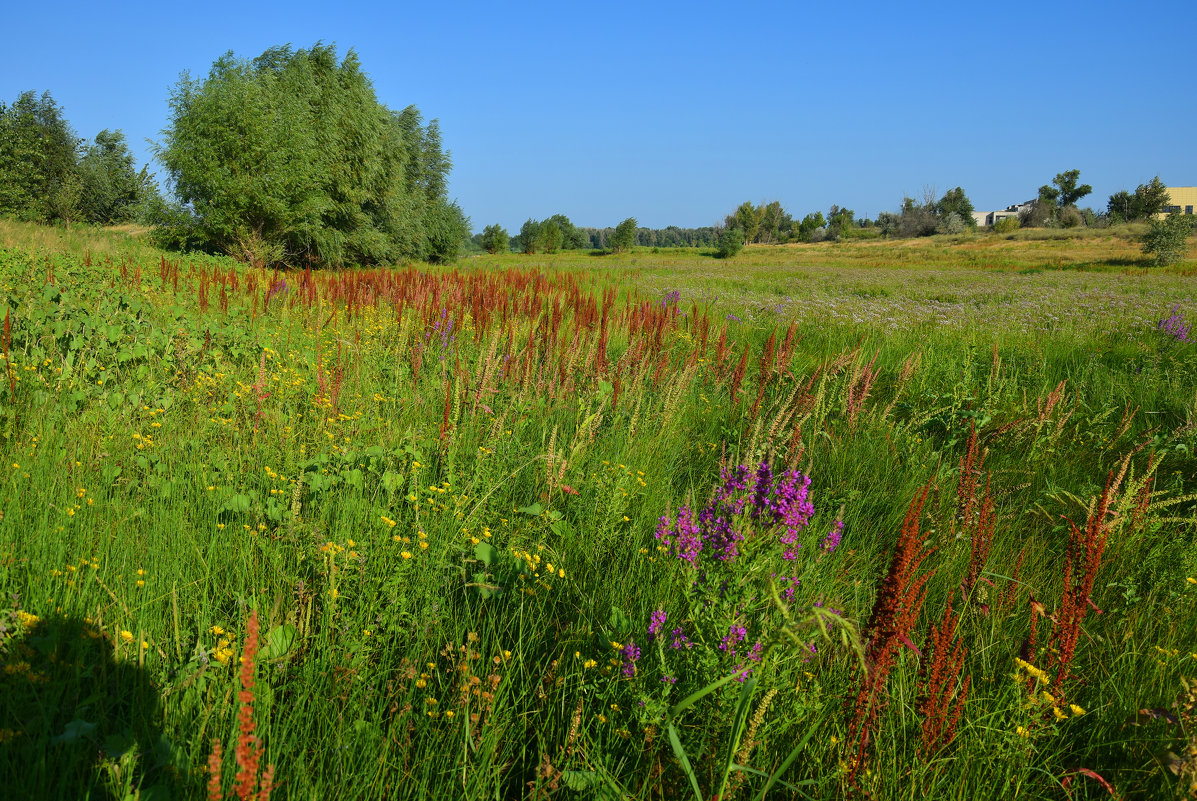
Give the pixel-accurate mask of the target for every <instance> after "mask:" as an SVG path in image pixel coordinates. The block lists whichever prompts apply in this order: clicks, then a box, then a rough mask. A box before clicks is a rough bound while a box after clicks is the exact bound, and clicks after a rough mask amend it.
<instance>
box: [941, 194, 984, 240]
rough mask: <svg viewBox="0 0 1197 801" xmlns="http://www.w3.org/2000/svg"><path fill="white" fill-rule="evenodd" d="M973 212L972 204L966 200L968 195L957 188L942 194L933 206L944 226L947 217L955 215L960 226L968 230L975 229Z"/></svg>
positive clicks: (975, 223)
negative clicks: (958, 219) (962, 225)
mask: <svg viewBox="0 0 1197 801" xmlns="http://www.w3.org/2000/svg"><path fill="white" fill-rule="evenodd" d="M973 210H974V209H973V202H972V201H971V200H969V199H968V195H966V194H964V190H963V189H962V188H960V187H959V186H958V187H956V188H955V189H949V190H948V191H947V192H944V194H943V197H941V198H940V199H939V202H938V203H936V204H935V211H936V213H937V214H938V215H939V217H940V218H941V219H942V220H943V221H944V224H945V225H946V224H947V217H948V215H950V214H952V213H955V214H956V216H957V217H959V218H960V222H961V223H962V224H964V225H965V226H967V227H969V228H976V227H977V221H976V219H975V218H974V217H973ZM949 233H954V232H949Z"/></svg>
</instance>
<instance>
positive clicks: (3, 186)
mask: <svg viewBox="0 0 1197 801" xmlns="http://www.w3.org/2000/svg"><path fill="white" fill-rule="evenodd" d="M160 205H161V198H160V197H159V194H158V190H157V185H156V184H155V183H154V179H153V175H152V174H151V173H150V172H149V171H148V169H147V168H146V167H142V168H141V169H140V170H138V169H136V167H135V166H134V162H133V154H132V153H130V152H129V146H128V144H127V143H126V142H125V135H124V134H123V133H121V132H120V131H119V130H117V131H113V130H108V129H105V130H103V131H100V133H98V134H97V135H96V138H95V140H94V141H93V142H90V143H88V142H86V141H85V140H83V139H80V138H79V137H78V136H77V135H76V134H75V131H74V129H73V128H72V127H71V125H70V123H69V122H67V119H66V116H65V114H64V113H63V109H62V107H61V106H59V105H58V104H57V103H55V102H54V98H53V97H51V96H50V93H49V92H45V93H43V94H42V95H41V96H40V97H38V96H37V95H36V94H35V93H34V92H24V93H22V94H21V95H20V96H19V97H18V98H17V99H16V101H15V102H14V103H13V104H12V105H5V104H4V103H3V102H0V214H8V215H11V216H13V217H17V218H18V219H22V220H29V221H33V222H61V223H65V224H66V225H67V226H69V225H70V224H71V223H74V222H88V223H94V224H97V225H114V224H118V223H125V222H129V221H131V220H134V219H144V218H149V217H152V216H153V214H154V213H155V211H156V210H157V209H158V207H159V206H160Z"/></svg>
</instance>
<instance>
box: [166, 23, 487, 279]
mask: <svg viewBox="0 0 1197 801" xmlns="http://www.w3.org/2000/svg"><path fill="white" fill-rule="evenodd" d="M170 107H171V116H170V123H169V126H168V127H167V129H166V130H165V131H164V132H163V133H164V138H163V141H162V142H161V143H159V145H158V148H157V155H158V158H159V160H160V161H161V162H162V164H163V165H164V166H165V167H166V170H167V172H168V174H169V176H170V179H171V181H172V184H173V187H174V191H175V193H176V195H177V196H178V197H179V199H180V200H181V201H182V202H183V203H184V204H185V206H186V207H187V208H188V209H189V211H190V212H191V218H190V221H189V223H188V224H189V225H190V228H191V230H190V232H189V235H190V236H191V237H193V238H194V239H196V240H198V241H199V242H200V243H202V244H203V245H205V246H207V247H210V248H213V249H218V250H223V251H225V252H227V253H230V254H233V255H235V256H237V257H239V258H242V259H244V260H246V261H248V262H251V263H254V264H259V265H269V264H274V263H278V262H288V263H291V264H297V265H300V264H302V265H308V264H317V265H328V266H339V265H344V264H370V263H380V262H381V263H385V262H393V261H396V260H400V259H405V258H410V259H426V260H430V261H445V260H449V259H452V258H454V257H456V255H457V252H458V249H459V247H460V245H461V243H462V241H463V240H464V238H465V236H466V235H467V234H468V229H469V221H468V220H467V219H466V217H465V215H464V214H463V213H462V211H461V209H460V207H458V206H457V204H456V203H451V202H449V200H448V190H447V180H448V175H449V170H450V167H451V166H452V165H451V162H450V160H449V156H448V154H447V153H446V152H445V151H444V150H443V149H442V147H441V137H440V129H439V127H438V126H437V123H436V121H435V120H433V121H432V122H430V123H428V124H427V125H425V124H424V123H423V120H422V119H421V117H420V113H419V111H417V110H416V108H415V107H414V106H409V107H408V108H406V109H404V110H403V111H401V112H394V111H391V110H390V109H388V108H387V107H386V106H384V105H382V104H381V103H379V102H378V98H377V97H376V96H375V94H374V89H373V87H372V85H371V83H370V80H369V78H368V77H367V76H366V74H365V73H364V72H362V69H361V65H360V64H359V63H358V59H357V56H356V55H355V54H354V53H353V52H352V51H350V52H349V53H348V55H346V56H345V58H344V59H343V60H341V61H340V62H339V63H338V61H337V54H336V50H335V49H334V48H333V47H332V46H324V45H316V46H315V47H313V48H311V49H310V50H292V49H291V48H290V47H278V48H273V49H271V50H267V51H266V52H265V53H263V54H262V55H261V56H259V57H258V58H256V59H253V60H252V61H248V60H244V59H238V58H235V57H234V56H233V54H232V53H228V54H226V55H224V56H223V57H221V58H220V59H218V60H217V61H216V62H215V63H214V64H213V65H212V70H211V72H210V73H209V74H208V77H207V78H206V79H204V80H202V81H200V80H195V79H192V78H190V77H189V76H187V75H186V74H185V75H184V76H183V77H182V78H181V79H180V80H179V83H178V84H177V85H176V86H175V88H174V91H173V92H172V94H171V98H170ZM182 224H184V223H183V221H182V220H180V221H178V222H176V225H182Z"/></svg>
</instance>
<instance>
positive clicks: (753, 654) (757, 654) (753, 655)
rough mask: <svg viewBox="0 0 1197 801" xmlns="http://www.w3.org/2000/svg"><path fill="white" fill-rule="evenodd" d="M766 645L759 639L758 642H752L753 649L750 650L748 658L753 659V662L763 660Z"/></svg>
mask: <svg viewBox="0 0 1197 801" xmlns="http://www.w3.org/2000/svg"><path fill="white" fill-rule="evenodd" d="M764 647H765V646H763V645H761V641H760V640H757V641H756V642H754V643H753V644H752V650H750V651H749V652H748V658H749V659H750V660H752V661H753V662H760V661H761V651H763V650H764Z"/></svg>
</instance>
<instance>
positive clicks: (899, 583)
mask: <svg viewBox="0 0 1197 801" xmlns="http://www.w3.org/2000/svg"><path fill="white" fill-rule="evenodd" d="M930 489H931V485H930V484H928V485H927V486H925V487H923V488H922V489H921V490H920V491H919V493H918V494H917V495H915V497H914V499H913V500H912V501H911V502H910V507H909V508H908V509H907V510H906V519H905V520H904V521H903V523H902V531H901V533H900V534H899V535H898V544H897V546H896V547H895V548H894V554H893V557H892V558H891V559H890V563H889V571H888V572H887V573H886V575H885V578H884V579H882V581H881V584H880V586H879V587H878V589H877V598H876V600H875V601H874V602H873V611H872V613H871V614H870V615H869V622H868V624H867V625H866V626H865V631H864V637H865V670H864V674H863V675H862V676H861V680H860V687H859V689H858V690H857V693H856V697H855V699H854V702H853V705H852V712H851V719H850V722H849V725H848V745H849V747H850V748H851V749H852V750H853V753H852V760H851V763H850V764H851V772H850V774H849V780H850V781H852V782H853V783H855V781H856V778H857V776H858V774H859V773H860V770H861V768H862V767H863V766H864V762H865V758H866V756H867V754H868V749H869V744H870V742H871V741H872V738H873V736H874V735H876V733H877V731H876V729H877V724H878V721H879V720H880V716H881V712H882V710H883V709H884V708H885V702H886V700H887V699H886V696H885V689H886V683H887V681H888V679H889V674H890V672H891V671H892V670H893V667H894V664H895V663H896V661H897V658H898V653H899V652H900V651H901V649H902V647H903V646H906V647H909V648H912V649H913V648H914V645H913V643H912V642H911V639H910V634H911V632H912V631H913V630H914V626H915V623H916V622H917V620H918V616H919V612H920V611H921V610H922V608H923V600H924V599H925V597H926V591H927V580H928V579H929V578H930V577H931V574H930V573H920V570H921V569H922V566H923V562H924V561H925V560H926V558H927V556H928V554H929V553H930V550H929V549H927V548H925V547H924V545H923V535H922V532H921V531H920V529H919V519H920V518H921V517H922V514H923V504H924V503H926V500H927V494H928V492H930Z"/></svg>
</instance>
